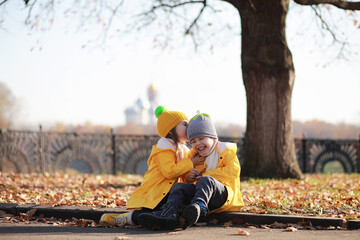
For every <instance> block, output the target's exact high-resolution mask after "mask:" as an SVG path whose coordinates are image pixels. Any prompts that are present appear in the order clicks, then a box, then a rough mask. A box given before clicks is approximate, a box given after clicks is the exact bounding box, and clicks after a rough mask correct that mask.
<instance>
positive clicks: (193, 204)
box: [139, 111, 244, 229]
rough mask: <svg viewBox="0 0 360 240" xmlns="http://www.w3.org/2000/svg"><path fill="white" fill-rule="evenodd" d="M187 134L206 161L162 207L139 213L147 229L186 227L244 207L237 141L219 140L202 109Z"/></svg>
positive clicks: (192, 171)
mask: <svg viewBox="0 0 360 240" xmlns="http://www.w3.org/2000/svg"><path fill="white" fill-rule="evenodd" d="M187 136H188V138H189V140H190V144H191V146H192V150H195V151H196V152H197V153H198V154H199V155H200V156H203V157H205V158H206V161H205V162H204V163H203V164H201V165H199V166H196V168H193V169H192V170H190V173H189V175H188V177H187V178H186V182H187V183H176V184H175V185H174V186H173V188H172V189H171V191H170V194H169V197H168V199H167V202H166V203H165V204H164V205H163V207H162V209H161V210H159V211H156V212H151V213H143V214H141V215H140V216H139V221H140V223H141V224H142V225H143V226H144V227H146V228H148V229H159V228H160V229H174V228H177V227H182V228H183V229H186V228H188V227H189V226H191V225H192V224H194V223H196V222H197V221H198V219H199V217H200V216H201V215H203V216H205V215H206V214H208V213H209V212H210V213H216V212H224V211H238V210H239V209H240V208H241V207H242V206H244V203H243V199H242V196H241V192H240V164H239V160H238V158H237V156H236V144H235V143H228V142H220V141H218V140H217V133H216V130H215V127H214V125H213V124H212V122H211V119H210V117H209V115H207V114H205V113H203V114H200V112H199V111H198V113H197V115H195V116H194V117H193V118H192V119H191V120H190V122H189V126H188V129H187ZM183 206H185V208H184V210H183V211H182V213H181V216H180V217H179V214H180V210H181V209H182V207H183ZM180 219H182V220H181V221H180ZM179 223H181V226H180V225H179Z"/></svg>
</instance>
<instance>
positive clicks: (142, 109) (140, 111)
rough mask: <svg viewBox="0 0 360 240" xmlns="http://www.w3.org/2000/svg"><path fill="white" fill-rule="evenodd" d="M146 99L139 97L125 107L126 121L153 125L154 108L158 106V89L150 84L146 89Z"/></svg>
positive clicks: (154, 121) (154, 119) (154, 118)
mask: <svg viewBox="0 0 360 240" xmlns="http://www.w3.org/2000/svg"><path fill="white" fill-rule="evenodd" d="M147 97H148V99H143V98H141V97H139V98H138V99H137V100H136V101H135V103H134V105H133V106H132V107H128V108H126V109H125V116H126V123H135V124H138V125H155V123H156V117H155V114H154V112H155V109H156V107H157V106H158V91H157V89H156V87H155V86H154V85H153V84H151V85H150V86H149V87H148V91H147Z"/></svg>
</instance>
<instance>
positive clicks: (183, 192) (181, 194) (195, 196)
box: [167, 176, 228, 212]
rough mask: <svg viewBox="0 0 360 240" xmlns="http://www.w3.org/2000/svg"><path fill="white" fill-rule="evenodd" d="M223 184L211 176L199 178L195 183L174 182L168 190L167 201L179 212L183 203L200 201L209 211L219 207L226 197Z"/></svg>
mask: <svg viewBox="0 0 360 240" xmlns="http://www.w3.org/2000/svg"><path fill="white" fill-rule="evenodd" d="M227 195H228V193H227V190H226V187H225V185H224V184H222V183H221V182H219V181H218V180H216V179H215V178H213V177H211V176H205V177H202V178H200V179H199V181H197V183H196V185H195V184H188V183H176V184H174V186H173V187H172V188H171V190H170V194H169V197H168V199H167V203H169V204H171V205H173V206H175V207H176V208H177V210H178V212H180V209H181V208H182V206H184V205H189V204H191V203H195V202H196V201H202V202H203V203H204V204H205V206H206V207H207V209H208V210H209V211H212V210H215V209H218V208H220V207H221V206H222V205H224V203H225V202H226V199H227Z"/></svg>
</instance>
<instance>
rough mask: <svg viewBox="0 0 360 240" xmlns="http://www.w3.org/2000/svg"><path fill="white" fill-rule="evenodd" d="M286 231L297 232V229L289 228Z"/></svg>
mask: <svg viewBox="0 0 360 240" xmlns="http://www.w3.org/2000/svg"><path fill="white" fill-rule="evenodd" d="M285 231H287V232H296V231H297V228H294V227H288V228H286V230H285Z"/></svg>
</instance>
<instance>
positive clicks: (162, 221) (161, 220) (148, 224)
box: [139, 204, 179, 230]
mask: <svg viewBox="0 0 360 240" xmlns="http://www.w3.org/2000/svg"><path fill="white" fill-rule="evenodd" d="M178 212H179V211H178V209H177V208H176V207H175V206H173V205H171V204H165V205H164V206H162V207H161V210H159V211H156V212H147V213H142V214H140V215H139V222H140V224H141V225H142V226H143V227H145V228H147V229H150V230H159V229H166V230H173V229H175V228H177V227H178V225H179V221H178V216H179V213H178Z"/></svg>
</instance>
